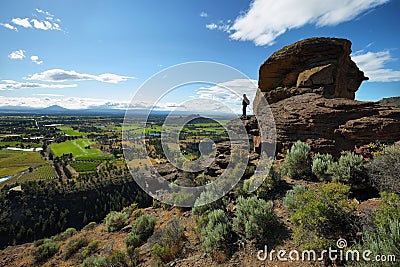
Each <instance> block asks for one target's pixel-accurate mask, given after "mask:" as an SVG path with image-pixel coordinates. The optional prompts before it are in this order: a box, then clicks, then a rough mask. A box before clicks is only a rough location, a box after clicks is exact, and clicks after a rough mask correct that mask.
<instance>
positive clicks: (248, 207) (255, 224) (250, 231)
mask: <svg viewBox="0 0 400 267" xmlns="http://www.w3.org/2000/svg"><path fill="white" fill-rule="evenodd" d="M274 222H275V216H274V213H273V210H272V202H266V201H265V200H263V199H258V198H257V197H256V196H253V197H249V198H243V197H239V198H238V203H237V205H236V217H235V218H233V229H234V231H235V232H236V233H237V234H238V235H239V236H242V237H244V238H246V239H254V238H263V237H265V235H266V234H267V232H268V229H269V228H270V227H271V225H272V224H273V223H274Z"/></svg>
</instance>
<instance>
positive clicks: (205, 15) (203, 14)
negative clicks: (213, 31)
mask: <svg viewBox="0 0 400 267" xmlns="http://www.w3.org/2000/svg"><path fill="white" fill-rule="evenodd" d="M200 17H202V18H207V17H208V14H207V13H206V12H204V11H203V12H201V13H200Z"/></svg>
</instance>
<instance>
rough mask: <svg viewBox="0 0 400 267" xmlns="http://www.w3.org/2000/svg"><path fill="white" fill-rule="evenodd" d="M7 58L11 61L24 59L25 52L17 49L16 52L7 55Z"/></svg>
mask: <svg viewBox="0 0 400 267" xmlns="http://www.w3.org/2000/svg"><path fill="white" fill-rule="evenodd" d="M8 57H9V58H11V59H19V60H21V59H24V58H25V50H22V49H18V50H17V51H14V52H11V53H10V54H9V55H8Z"/></svg>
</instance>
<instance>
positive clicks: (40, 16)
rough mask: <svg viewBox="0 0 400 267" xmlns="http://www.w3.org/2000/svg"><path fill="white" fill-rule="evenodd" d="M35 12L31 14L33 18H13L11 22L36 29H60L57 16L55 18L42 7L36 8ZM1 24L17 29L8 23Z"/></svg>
mask: <svg viewBox="0 0 400 267" xmlns="http://www.w3.org/2000/svg"><path fill="white" fill-rule="evenodd" d="M36 12H37V14H34V15H33V16H34V17H35V18H13V19H12V20H11V23H12V24H14V25H16V26H20V27H24V28H31V29H38V30H43V31H47V30H59V31H61V30H62V29H61V26H60V24H59V23H60V22H61V20H60V19H59V18H56V17H55V16H54V15H53V14H51V13H50V12H48V11H44V10H42V9H36ZM0 25H1V26H3V27H6V28H8V29H10V30H14V31H18V28H17V27H16V26H14V25H11V24H10V23H0Z"/></svg>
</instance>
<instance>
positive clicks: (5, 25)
mask: <svg viewBox="0 0 400 267" xmlns="http://www.w3.org/2000/svg"><path fill="white" fill-rule="evenodd" d="M0 25H1V26H3V27H5V28H7V29H10V30H13V31H16V32H17V31H18V29H17V27H15V26H13V25H11V24H10V23H0Z"/></svg>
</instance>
